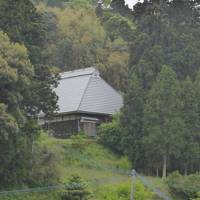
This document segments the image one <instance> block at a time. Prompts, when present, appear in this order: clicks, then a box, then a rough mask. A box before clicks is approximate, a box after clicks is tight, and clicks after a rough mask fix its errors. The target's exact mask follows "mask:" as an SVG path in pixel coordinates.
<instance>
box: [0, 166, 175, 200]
mask: <svg viewBox="0 0 200 200" xmlns="http://www.w3.org/2000/svg"><path fill="white" fill-rule="evenodd" d="M114 171H115V172H117V171H118V169H115V170H114ZM118 173H120V174H124V175H127V177H128V176H132V178H133V180H134V181H135V180H136V179H138V180H140V181H141V182H142V183H143V184H144V186H145V187H146V188H148V189H149V190H151V191H152V192H154V193H155V194H156V195H158V196H159V197H160V198H161V199H164V200H172V198H170V197H169V196H167V195H166V194H165V193H163V192H162V191H161V190H159V189H157V188H156V187H155V186H154V185H153V184H152V183H150V182H149V181H148V180H147V179H146V178H145V177H144V176H142V175H140V174H138V173H137V172H136V171H135V170H132V171H131V173H130V171H127V170H119V171H118ZM99 184H100V185H104V182H103V181H100V182H99ZM67 187H69V184H60V185H54V186H47V187H37V188H28V189H21V190H10V191H0V196H4V197H5V196H12V195H22V194H25V193H43V192H49V191H56V190H63V189H66V188H67ZM133 195H134V194H133ZM133 199H134V198H133Z"/></svg>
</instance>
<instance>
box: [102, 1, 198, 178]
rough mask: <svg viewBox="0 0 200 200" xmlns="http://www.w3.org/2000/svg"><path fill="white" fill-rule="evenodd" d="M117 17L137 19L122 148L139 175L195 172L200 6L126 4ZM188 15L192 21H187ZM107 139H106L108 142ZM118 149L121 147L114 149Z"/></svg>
mask: <svg viewBox="0 0 200 200" xmlns="http://www.w3.org/2000/svg"><path fill="white" fill-rule="evenodd" d="M113 2H114V3H115V7H114V12H117V13H120V14H121V15H123V16H126V18H128V19H132V21H133V22H134V23H135V26H136V29H135V33H136V35H135V37H134V38H131V39H130V40H129V41H128V45H129V48H130V60H129V65H128V72H129V74H128V76H127V77H128V80H127V88H126V90H125V102H124V108H123V110H122V116H121V122H120V126H121V127H123V131H121V132H122V134H121V136H120V137H121V140H120V143H118V146H119V145H120V146H121V147H120V149H122V151H123V152H124V153H125V154H127V155H128V156H129V158H130V159H131V160H132V161H133V163H134V166H135V168H136V169H137V170H140V171H143V172H147V173H153V174H159V173H160V172H162V174H163V176H164V177H165V176H166V173H167V170H169V171H173V170H180V171H181V172H182V173H185V174H187V173H188V172H189V173H191V172H196V171H198V170H199V163H200V157H199V155H200V153H199V152H200V142H199V133H200V130H199V123H200V121H199V116H200V112H199V101H198V98H199V95H198V93H199V92H198V90H199V89H198V88H199V86H198V83H197V82H198V79H199V78H198V77H199V75H198V74H199V72H198V71H199V67H200V60H199V58H200V56H199V47H200V42H199V39H198V38H199V37H200V35H199V33H200V27H199V15H200V14H199V8H198V5H199V2H198V1H176V0H174V1H167V0H166V1H157V0H150V1H144V2H143V3H137V4H136V5H135V6H134V9H133V11H132V14H131V15H129V14H128V13H129V11H126V7H125V6H124V5H123V1H113ZM186 16H187V17H186ZM104 138H106V137H104ZM115 145H116V146H117V144H115Z"/></svg>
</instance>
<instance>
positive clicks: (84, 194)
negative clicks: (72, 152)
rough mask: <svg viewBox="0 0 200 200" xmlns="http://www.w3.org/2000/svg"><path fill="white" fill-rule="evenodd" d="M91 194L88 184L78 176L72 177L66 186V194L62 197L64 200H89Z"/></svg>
mask: <svg viewBox="0 0 200 200" xmlns="http://www.w3.org/2000/svg"><path fill="white" fill-rule="evenodd" d="M90 195H91V193H90V192H89V190H88V187H87V184H86V183H85V182H84V181H83V180H82V179H81V177H80V176H78V175H72V177H71V178H70V179H69V182H68V183H67V185H66V192H64V194H63V195H62V200H79V199H82V200H87V199H89V197H90Z"/></svg>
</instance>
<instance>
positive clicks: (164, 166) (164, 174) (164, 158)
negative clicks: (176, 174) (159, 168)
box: [162, 155, 167, 178]
mask: <svg viewBox="0 0 200 200" xmlns="http://www.w3.org/2000/svg"><path fill="white" fill-rule="evenodd" d="M166 176H167V156H166V155H164V156H163V174H162V178H166Z"/></svg>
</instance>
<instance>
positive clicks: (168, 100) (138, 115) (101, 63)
mask: <svg viewBox="0 0 200 200" xmlns="http://www.w3.org/2000/svg"><path fill="white" fill-rule="evenodd" d="M108 4H109V1H104V5H103V4H101V3H100V2H99V4H98V6H97V2H96V1H95V0H73V1H68V0H47V1H46V0H32V1H30V0H18V1H12V0H0V30H1V32H0V85H1V88H0V162H1V167H0V176H1V179H0V187H1V188H8V187H9V188H12V187H14V186H16V185H18V186H19V187H21V186H23V185H26V186H38V185H40V186H41V185H46V184H53V183H55V182H59V181H61V182H62V180H60V178H59V173H57V165H56V164H55V163H56V158H55V155H54V152H51V151H50V150H49V149H48V148H47V149H45V147H38V146H37V145H39V146H40V145H41V144H38V143H42V141H39V142H38V138H39V135H40V128H39V127H38V125H37V117H38V114H39V113H41V112H43V113H44V114H46V115H47V116H50V115H51V114H52V113H53V112H54V111H55V110H56V109H57V106H56V101H57V97H56V95H55V93H54V92H53V90H52V88H53V87H56V86H57V80H58V78H59V77H58V74H57V72H58V71H66V70H73V69H77V68H85V67H90V66H96V67H97V68H98V69H99V70H100V72H101V74H102V76H103V78H105V79H106V80H107V81H108V82H109V83H110V84H111V85H112V86H113V87H114V88H116V89H117V90H119V91H121V92H122V93H123V94H124V107H123V109H122V113H121V114H120V115H119V116H118V117H116V118H114V120H113V121H112V122H110V123H108V124H104V125H102V126H100V129H99V136H100V142H101V143H103V144H104V145H106V146H107V147H109V148H110V149H112V150H114V151H115V152H117V153H120V154H125V155H127V156H128V158H129V159H130V160H131V161H132V165H133V166H134V167H135V168H136V169H137V170H139V171H141V172H144V173H148V174H157V175H160V174H161V172H162V175H163V177H165V176H166V175H167V173H168V172H171V171H174V170H179V171H180V172H181V173H184V174H185V175H186V174H188V173H195V172H197V171H199V169H200V142H199V141H200V101H199V99H200V51H199V49H200V40H199V38H200V26H199V25H200V20H199V19H200V12H199V1H198V0H194V1H192V0H188V1H186V0H180V1H179V0H172V1H169V0H164V1H159V0H146V1H144V2H139V3H137V4H136V5H135V6H134V8H133V10H130V9H129V8H128V7H127V6H125V1H121V0H113V1H112V2H111V4H110V6H111V7H112V9H108V8H109V7H108V8H106V6H108ZM79 139H80V138H76V139H75V140H74V141H73V143H72V144H70V145H69V146H65V149H64V151H66V152H65V153H66V155H67V156H68V157H69V158H70V159H69V160H71V161H70V162H69V160H68V161H67V164H68V165H69V166H70V167H71V168H72V167H75V168H77V167H80V166H87V167H88V168H89V169H91V168H93V167H94V168H95V169H96V168H100V169H102V165H101V163H100V161H105V160H103V158H102V154H99V152H98V149H97V150H96V149H95V148H93V147H92V149H90V150H92V151H94V152H93V153H96V154H97V155H96V156H97V157H98V158H99V160H100V161H99V160H98V159H96V160H95V161H94V159H90V158H89V155H90V152H89V150H88V151H87V153H84V156H85V157H84V158H83V156H82V155H80V156H78V153H80V152H85V151H84V150H85V149H87V148H85V146H86V145H85V144H84V143H83V144H82V143H80V142H81V141H80V140H79ZM35 144H37V145H36V146H34V145H35ZM73 148H75V150H74V149H73ZM54 150H55V151H56V150H57V149H54ZM85 158H88V159H85ZM108 160H109V158H107V160H106V163H109V161H108ZM112 162H114V161H112ZM122 162H123V164H122ZM116 165H118V166H121V167H122V166H123V167H125V168H128V167H129V163H128V161H127V159H123V160H122V161H120V163H117V164H116ZM105 166H106V164H105V165H104V166H103V169H104V170H105V169H106V167H105ZM29 169H31V170H29ZM68 170H69V169H68ZM88 171H89V170H88ZM55 172H56V173H55ZM48 173H49V174H48ZM57 175H58V176H57ZM49 176H50V177H51V178H49ZM194 176H196V175H194ZM111 190H112V189H111ZM119 191H121V189H120V188H119ZM109 192H110V191H109ZM109 192H108V193H109ZM195 192H198V191H195ZM111 193H112V192H111ZM113 193H115V191H114V192H113ZM113 193H112V194H105V198H110V199H111V198H115V199H116V198H119V199H120V198H121V199H123V198H124V196H123V195H122V196H123V197H121V194H119V195H118V194H117V195H118V196H117V197H116V196H114V197H110V196H109V195H111V196H112V195H116V194H113ZM122 193H125V196H126V195H127V193H128V192H127V190H126V189H124V188H123V187H122ZM141 193H142V192H141ZM55 195H57V194H55ZM106 195H107V196H108V197H106ZM144 196H145V195H144ZM34 198H35V197H34V196H33V199H34ZM44 198H46V197H44ZM141 198H142V197H141ZM144 198H146V197H144Z"/></svg>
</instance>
